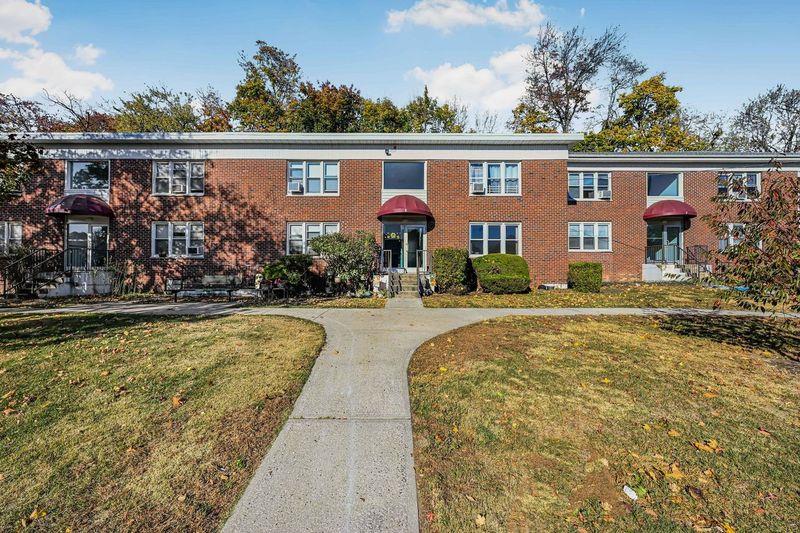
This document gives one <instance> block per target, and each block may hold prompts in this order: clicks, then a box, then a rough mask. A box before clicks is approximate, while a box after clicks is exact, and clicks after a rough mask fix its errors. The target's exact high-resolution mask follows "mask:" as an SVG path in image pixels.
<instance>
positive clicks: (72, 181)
mask: <svg viewBox="0 0 800 533" xmlns="http://www.w3.org/2000/svg"><path fill="white" fill-rule="evenodd" d="M66 167H67V169H66V170H67V183H66V188H67V190H71V191H84V190H88V191H107V190H108V189H109V187H110V186H111V172H110V169H111V165H110V164H109V161H108V160H103V161H67V165H66Z"/></svg>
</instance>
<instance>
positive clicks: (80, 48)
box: [75, 44, 105, 65]
mask: <svg viewBox="0 0 800 533" xmlns="http://www.w3.org/2000/svg"><path fill="white" fill-rule="evenodd" d="M104 53H105V50H103V49H102V48H98V47H96V46H95V45H93V44H79V45H77V46H75V59H77V60H78V61H80V62H81V63H83V64H84V65H94V64H95V63H97V58H98V57H100V56H101V55H103V54H104Z"/></svg>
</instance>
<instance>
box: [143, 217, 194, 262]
mask: <svg viewBox="0 0 800 533" xmlns="http://www.w3.org/2000/svg"><path fill="white" fill-rule="evenodd" d="M204 240H205V227H204V225H203V223H202V222H155V223H154V224H153V257H203V254H204V253H205V246H204V244H203V242H204Z"/></svg>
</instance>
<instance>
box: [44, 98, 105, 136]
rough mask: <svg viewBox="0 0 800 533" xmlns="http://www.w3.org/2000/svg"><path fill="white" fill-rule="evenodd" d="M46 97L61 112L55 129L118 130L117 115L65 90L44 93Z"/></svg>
mask: <svg viewBox="0 0 800 533" xmlns="http://www.w3.org/2000/svg"><path fill="white" fill-rule="evenodd" d="M44 95H45V99H46V100H47V101H48V102H49V103H50V104H51V105H52V106H53V107H54V108H55V109H56V110H57V111H58V112H59V114H58V118H56V119H55V120H54V124H53V129H54V130H58V131H72V132H81V131H92V132H102V131H116V124H115V117H114V115H112V114H111V113H108V112H106V111H104V110H102V109H98V108H96V107H94V106H92V105H90V104H89V103H87V102H86V101H85V100H81V99H80V98H78V97H77V96H75V95H73V94H71V93H69V92H67V91H64V92H63V93H61V94H51V93H49V92H47V91H45V93H44Z"/></svg>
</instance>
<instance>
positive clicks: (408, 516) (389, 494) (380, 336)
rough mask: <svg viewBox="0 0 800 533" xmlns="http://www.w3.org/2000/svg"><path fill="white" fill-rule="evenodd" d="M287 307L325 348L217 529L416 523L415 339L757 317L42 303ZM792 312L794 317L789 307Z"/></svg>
mask: <svg viewBox="0 0 800 533" xmlns="http://www.w3.org/2000/svg"><path fill="white" fill-rule="evenodd" d="M75 311H77V312H81V311H95V312H103V313H134V314H191V315H199V314H205V315H226V314H235V313H244V314H254V315H261V314H268V315H289V316H294V317H299V318H305V319H308V320H312V321H314V322H318V323H319V324H321V325H322V326H323V327H324V328H325V331H326V334H327V341H326V344H325V346H324V348H323V350H322V352H321V354H320V355H319V357H318V358H317V361H316V363H315V364H314V368H313V370H312V372H311V375H310V377H309V379H308V381H307V382H306V385H305V386H304V388H303V391H302V393H301V395H300V397H299V398H298V400H297V403H296V404H295V406H294V409H293V411H292V414H291V416H290V418H289V420H288V421H287V422H286V424H285V425H284V427H283V429H282V430H281V432H280V434H279V435H278V437H277V438H276V440H275V442H274V443H273V445H272V447H271V448H270V450H269V452H268V453H267V455H266V457H265V458H264V460H263V461H262V463H261V465H260V466H259V468H258V469H257V471H256V473H255V475H254V477H253V479H252V480H251V481H250V484H249V485H248V487H247V489H246V490H245V492H244V494H243V496H242V497H241V499H240V500H239V502H238V504H237V505H236V507H235V509H234V510H233V512H232V514H231V516H230V518H229V519H228V521H227V523H226V524H225V526H224V528H223V531H226V532H240V531H242V532H243V531H248V532H249V531H280V532H289V531H418V530H419V523H418V518H417V494H416V481H415V476H414V459H413V445H412V435H411V411H410V406H409V397H408V382H407V374H406V371H407V367H408V363H409V360H410V358H411V355H412V353H413V352H414V350H415V349H416V348H417V346H419V345H420V344H422V343H423V342H425V340H427V339H429V338H431V337H434V336H436V335H439V334H441V333H444V332H446V331H448V330H451V329H454V328H458V327H461V326H464V325H466V324H470V323H473V322H477V321H480V320H485V319H488V318H495V317H500V316H508V315H540V316H552V315H559V316H577V315H640V316H644V315H659V314H686V313H691V314H696V315H698V316H704V315H756V314H758V313H749V312H743V311H710V310H687V309H633V308H563V309H426V308H395V309H392V308H387V309H302V308H240V307H235V306H232V305H230V304H217V303H214V304H203V303H185V304H150V305H132V304H116V303H115V304H95V305H81V306H73V307H66V308H61V309H47V310H35V311H32V310H12V311H6V310H2V309H0V313H4V312H12V313H14V312H28V313H29V312H35V313H53V312H56V313H62V312H75ZM793 316H795V317H797V316H796V315H793Z"/></svg>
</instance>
